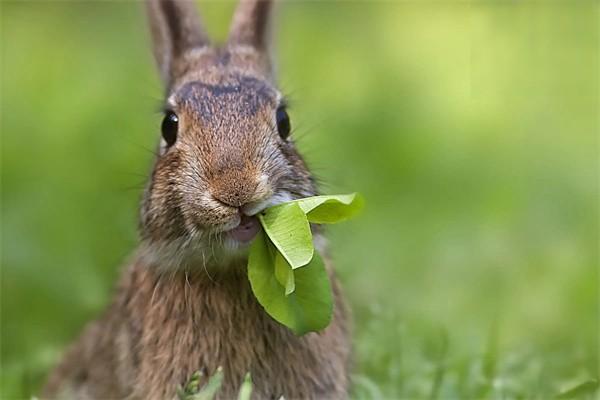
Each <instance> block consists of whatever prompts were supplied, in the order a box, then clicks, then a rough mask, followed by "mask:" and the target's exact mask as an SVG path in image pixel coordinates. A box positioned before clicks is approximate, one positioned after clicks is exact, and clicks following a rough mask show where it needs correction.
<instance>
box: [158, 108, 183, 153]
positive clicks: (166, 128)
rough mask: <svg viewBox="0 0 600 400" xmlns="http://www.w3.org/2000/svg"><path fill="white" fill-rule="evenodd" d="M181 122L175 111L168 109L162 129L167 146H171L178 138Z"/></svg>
mask: <svg viewBox="0 0 600 400" xmlns="http://www.w3.org/2000/svg"><path fill="white" fill-rule="evenodd" d="M178 123H179V118H177V115H175V113H174V112H173V111H167V113H166V114H165V119H163V122H162V125H161V129H162V136H163V138H164V139H165V142H167V146H168V147H171V146H173V144H174V143H175V140H177V125H178Z"/></svg>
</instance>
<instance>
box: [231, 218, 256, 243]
mask: <svg viewBox="0 0 600 400" xmlns="http://www.w3.org/2000/svg"><path fill="white" fill-rule="evenodd" d="M259 231H260V223H259V222H258V219H257V218H256V217H252V216H247V215H242V217H241V218H240V223H239V225H238V226H236V227H235V228H233V229H230V230H228V231H226V234H227V235H228V236H229V237H230V238H232V239H233V240H235V241H238V242H241V243H244V244H245V243H249V242H251V241H252V239H254V238H255V237H256V235H257V234H258V232H259Z"/></svg>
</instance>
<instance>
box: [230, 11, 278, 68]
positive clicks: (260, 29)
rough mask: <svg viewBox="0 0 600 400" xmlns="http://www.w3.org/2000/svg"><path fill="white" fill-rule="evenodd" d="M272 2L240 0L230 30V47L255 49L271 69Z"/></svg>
mask: <svg viewBox="0 0 600 400" xmlns="http://www.w3.org/2000/svg"><path fill="white" fill-rule="evenodd" d="M272 8H273V1H272V0H240V2H239V4H238V6H237V8H236V10H235V13H234V15H233V21H232V22H231V28H230V30H229V40H228V43H229V45H234V46H236V45H241V46H250V47H253V48H254V49H255V50H256V51H257V52H258V53H259V54H260V55H261V58H263V59H264V61H265V62H266V64H267V66H268V67H270V62H271V57H270V54H269V52H270V45H271V29H270V28H271V21H270V20H271V12H272Z"/></svg>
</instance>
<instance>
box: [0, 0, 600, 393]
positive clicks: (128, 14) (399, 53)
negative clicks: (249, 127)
mask: <svg viewBox="0 0 600 400" xmlns="http://www.w3.org/2000/svg"><path fill="white" fill-rule="evenodd" d="M232 7H233V4H231V3H217V2H205V3H203V11H204V15H205V19H206V20H207V21H208V22H209V26H208V28H209V30H210V31H211V32H212V33H214V34H215V35H216V36H217V37H220V38H223V37H224V34H225V32H226V29H225V27H226V24H227V21H228V19H229V13H230V11H231V9H232ZM1 8H2V17H1V18H2V19H1V21H0V22H1V30H2V34H1V39H0V40H1V42H2V71H1V74H2V75H1V86H0V87H1V92H0V94H1V95H2V96H1V105H2V120H1V132H2V170H1V182H2V204H1V207H2V208H1V209H2V287H1V289H2V292H1V296H2V304H1V307H2V308H1V310H2V332H1V340H2V349H1V356H2V372H1V375H2V381H1V385H0V387H1V390H0V393H1V395H0V397H2V398H3V399H4V398H27V397H28V396H29V395H31V394H32V393H35V391H36V390H37V388H38V387H39V385H40V382H41V381H42V380H43V377H44V375H45V374H46V372H47V370H48V369H49V368H50V366H51V365H52V364H53V363H54V362H55V360H56V359H57V357H58V356H59V355H60V353H61V351H62V350H63V349H64V346H65V345H66V344H67V343H69V341H70V340H72V339H73V338H74V337H75V336H76V335H77V333H78V332H79V331H80V329H81V327H82V326H83V324H84V323H85V322H86V321H88V320H90V319H91V318H93V317H94V316H95V315H98V313H100V312H101V310H102V309H103V307H104V306H105V305H106V304H107V302H108V301H109V298H110V293H111V288H112V286H113V284H114V281H115V280H116V277H117V276H118V274H119V271H120V269H119V266H120V265H122V264H123V263H124V260H126V258H127V255H128V254H129V253H130V252H131V251H132V249H133V248H134V247H135V244H136V233H135V226H136V219H137V217H136V212H137V211H136V208H137V202H138V199H139V196H140V193H141V188H142V187H143V184H144V182H145V179H146V178H145V177H146V175H147V172H148V168H149V165H150V162H151V159H152V154H151V150H152V149H153V148H154V146H155V144H156V141H157V137H158V126H159V124H160V119H161V116H160V114H159V113H157V112H155V110H157V109H158V106H159V104H160V96H161V88H160V84H159V82H158V81H157V78H156V73H155V71H154V68H153V65H152V60H151V57H150V53H149V51H148V49H147V45H146V43H147V37H146V31H145V29H146V28H145V25H144V20H143V13H142V10H141V7H140V5H139V4H138V3H135V2H68V3H64V2H48V3H45V2H12V1H3V2H2V3H1ZM598 8H599V6H598V4H596V3H594V2H588V1H572V2H568V3H567V2H564V3H563V2H548V3H546V2H528V1H524V2H518V3H517V2H510V3H498V2H485V1H473V2H454V1H448V2H418V1H411V2H377V3H366V2H365V3H363V2H350V3H343V4H339V3H333V2H319V3H313V2H289V3H286V4H285V5H284V6H283V7H282V10H281V14H280V16H279V18H278V20H277V22H278V25H279V27H278V31H279V32H280V35H279V40H278V46H277V47H278V50H279V59H280V65H279V66H280V70H281V76H280V82H281V86H282V88H283V90H284V91H285V92H286V93H288V94H289V95H290V98H291V105H292V107H291V112H290V114H291V118H292V125H293V127H294V132H293V135H294V137H295V138H296V139H297V141H298V145H299V147H300V149H301V150H302V151H303V153H304V154H306V156H307V159H308V161H309V163H310V165H311V167H312V169H313V171H314V172H315V173H316V174H317V176H318V177H319V178H320V180H321V181H322V182H323V184H322V188H323V191H324V192H325V193H345V192H349V191H355V190H356V191H360V192H361V193H363V194H364V196H365V197H366V199H367V209H366V210H365V213H364V214H363V215H362V217H361V218H359V219H357V220H354V221H350V222H348V223H345V224H343V225H340V226H334V227H331V228H330V229H328V235H329V237H330V239H331V240H330V241H331V245H332V253H333V257H334V259H335V260H336V264H337V268H338V273H339V275H340V277H341V279H342V282H343V284H344V288H345V292H346V294H347V297H348V299H349V302H350V304H351V307H352V309H353V314H354V321H355V324H354V325H355V327H354V348H355V368H354V379H353V381H354V387H353V397H354V398H365V399H367V398H368V399H371V398H380V399H433V398H439V399H442V398H461V399H479V398H489V399H549V398H554V397H555V396H562V397H565V398H568V397H573V398H582V399H590V398H594V397H595V396H597V386H598V381H597V380H598V376H599V372H598V266H599V262H598V261H599V257H598V243H599V240H598V239H599V236H598V221H599V213H598V205H599V202H598V182H599V179H598V178H599V177H598V167H599V165H598V132H599V126H598V123H599V121H598V118H597V114H598V109H599V108H600V106H599V95H598V90H597V88H598V87H599V84H600V82H599V79H598V75H599V74H598V70H599V63H598V55H599V51H598V48H599V41H598V34H597V32H598V30H597V29H598V20H599V19H598V17H599V9H598Z"/></svg>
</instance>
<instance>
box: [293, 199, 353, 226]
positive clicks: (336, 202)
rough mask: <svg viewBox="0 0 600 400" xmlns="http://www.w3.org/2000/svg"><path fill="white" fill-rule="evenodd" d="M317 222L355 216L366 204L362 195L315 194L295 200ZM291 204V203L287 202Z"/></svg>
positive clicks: (340, 220) (311, 220)
mask: <svg viewBox="0 0 600 400" xmlns="http://www.w3.org/2000/svg"><path fill="white" fill-rule="evenodd" d="M292 203H297V204H298V205H299V206H300V208H301V209H302V211H304V213H305V214H306V216H307V217H308V220H309V221H310V222H314V223H316V224H335V223H337V222H342V221H345V220H347V219H350V218H352V217H354V216H355V215H356V214H358V212H360V210H361V209H362V208H363V206H364V200H363V198H362V196H360V195H359V194H357V193H351V194H340V195H332V196H314V197H308V198H305V199H299V200H294V201H293V202H292ZM287 204H290V203H287Z"/></svg>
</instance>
